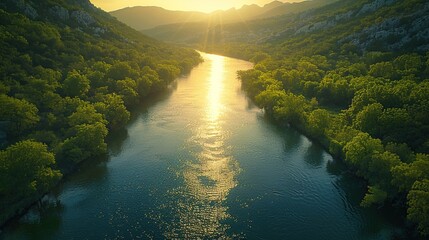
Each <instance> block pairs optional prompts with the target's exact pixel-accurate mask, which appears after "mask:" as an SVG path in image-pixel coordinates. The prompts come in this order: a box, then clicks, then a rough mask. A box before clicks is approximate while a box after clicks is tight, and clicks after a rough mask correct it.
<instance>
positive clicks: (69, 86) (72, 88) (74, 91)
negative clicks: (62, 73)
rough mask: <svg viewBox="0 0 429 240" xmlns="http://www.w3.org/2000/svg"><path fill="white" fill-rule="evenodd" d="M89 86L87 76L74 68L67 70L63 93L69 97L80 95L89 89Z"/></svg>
mask: <svg viewBox="0 0 429 240" xmlns="http://www.w3.org/2000/svg"><path fill="white" fill-rule="evenodd" d="M89 88H90V85H89V80H88V78H86V77H85V76H84V75H81V74H80V73H79V72H77V71H76V70H72V71H71V72H69V73H68V74H67V77H66V79H65V80H64V82H63V91H64V94H65V95H66V96H69V97H81V96H83V95H85V94H86V93H87V92H88V91H89Z"/></svg>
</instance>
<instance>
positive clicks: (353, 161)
mask: <svg viewBox="0 0 429 240" xmlns="http://www.w3.org/2000/svg"><path fill="white" fill-rule="evenodd" d="M343 150H344V152H345V154H346V159H345V160H346V162H347V163H348V164H350V165H351V166H353V167H354V168H356V169H357V173H358V174H359V175H360V176H362V177H365V178H366V179H369V178H370V177H371V174H370V172H369V169H370V165H371V163H372V161H373V157H374V155H376V154H381V153H383V152H384V149H383V144H382V143H381V141H380V140H379V139H374V138H372V137H371V136H370V135H369V134H368V133H359V134H358V135H357V136H355V137H354V138H353V139H352V140H351V141H350V142H348V143H347V144H346V145H345V146H344V149H343Z"/></svg>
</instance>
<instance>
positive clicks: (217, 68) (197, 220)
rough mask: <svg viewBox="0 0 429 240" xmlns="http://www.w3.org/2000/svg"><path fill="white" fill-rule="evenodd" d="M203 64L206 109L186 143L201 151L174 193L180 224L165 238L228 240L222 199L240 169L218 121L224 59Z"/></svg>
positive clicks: (185, 171)
mask: <svg viewBox="0 0 429 240" xmlns="http://www.w3.org/2000/svg"><path fill="white" fill-rule="evenodd" d="M206 61H210V62H211V75H210V78H209V79H207V81H208V85H207V86H208V89H206V90H207V93H208V94H207V104H206V107H207V110H206V111H205V116H202V121H201V124H200V126H198V127H197V128H196V129H195V132H194V134H193V136H192V137H191V139H190V140H189V142H188V145H190V146H196V147H197V149H200V151H196V152H194V153H193V155H194V156H195V158H194V159H195V160H192V161H189V162H188V163H187V165H186V166H185V169H184V170H183V179H184V186H183V188H181V189H178V191H177V192H176V193H177V194H181V195H183V196H184V197H182V198H180V200H179V202H178V204H177V205H178V207H177V215H178V218H179V221H178V223H177V224H178V225H176V226H174V227H173V228H172V229H170V231H169V233H168V234H167V237H168V238H187V239H213V238H228V237H227V236H226V230H227V229H228V228H229V226H228V225H227V224H226V223H225V222H224V221H225V220H226V219H228V218H230V217H231V216H230V215H229V213H228V207H227V206H226V204H225V200H226V199H227V197H228V194H229V192H230V191H231V189H233V188H234V187H235V186H236V185H237V181H236V179H235V178H236V175H237V174H238V172H239V166H238V163H237V161H236V160H235V159H234V158H233V157H232V156H231V155H230V154H229V153H228V150H229V147H228V146H227V145H226V143H225V136H226V135H227V133H226V131H225V130H224V128H223V126H222V121H221V120H222V119H221V118H222V114H221V112H222V108H223V103H222V96H223V95H224V93H223V89H224V88H223V84H224V83H223V82H224V79H223V77H224V65H225V62H224V58H223V57H221V56H214V55H208V56H206ZM202 91H203V90H202ZM194 149H195V148H194ZM232 237H233V236H232Z"/></svg>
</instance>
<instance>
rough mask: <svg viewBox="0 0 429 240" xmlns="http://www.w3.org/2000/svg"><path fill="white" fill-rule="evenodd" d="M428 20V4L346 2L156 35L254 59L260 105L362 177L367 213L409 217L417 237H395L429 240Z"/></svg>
mask: <svg viewBox="0 0 429 240" xmlns="http://www.w3.org/2000/svg"><path fill="white" fill-rule="evenodd" d="M428 16H429V3H428V2H427V1H425V0H408V1H400V0H358V1H356V0H342V1H338V2H334V3H332V4H329V5H326V6H323V7H320V8H315V9H311V10H308V11H304V12H301V13H295V14H289V15H282V16H277V17H274V18H269V19H262V20H255V21H248V22H246V23H231V24H223V25H221V24H218V23H215V24H213V25H210V26H209V27H208V28H207V27H203V26H200V25H197V24H194V25H191V24H188V25H185V26H182V28H181V29H180V30H178V28H176V29H174V26H160V27H157V28H156V29H153V30H151V31H157V34H158V35H156V34H153V36H160V38H162V39H165V40H169V41H176V42H180V43H188V44H194V45H195V46H198V48H200V49H201V50H206V51H211V52H215V53H220V54H224V55H229V56H233V57H238V58H242V59H247V60H251V61H253V62H254V63H255V66H254V69H252V70H249V71H243V72H239V76H240V78H241V80H242V86H243V89H244V90H245V91H246V92H247V93H248V95H249V96H250V97H251V98H252V99H253V100H254V101H255V103H256V104H257V105H258V106H259V107H261V108H263V109H264V110H265V113H266V114H267V115H268V116H269V117H270V118H271V119H272V120H273V121H274V122H276V123H277V124H279V125H282V126H293V127H295V128H297V129H299V130H300V131H301V132H302V133H304V134H306V135H307V136H308V137H309V138H311V139H312V140H313V141H316V142H319V143H320V144H322V145H323V146H324V147H325V148H326V149H327V150H328V151H329V152H330V153H331V154H332V155H333V156H335V157H336V159H337V160H341V161H344V163H345V164H346V165H347V166H348V169H349V171H350V172H353V173H355V174H356V175H357V176H359V177H361V178H363V179H365V180H366V181H367V184H368V192H367V194H366V195H365V196H364V197H363V198H362V202H361V205H362V206H363V207H370V206H376V207H380V208H382V207H383V206H385V205H393V206H396V207H398V208H400V209H402V210H403V211H404V213H405V212H406V215H407V219H408V220H409V222H408V223H409V224H408V225H409V226H415V228H414V230H416V229H417V230H418V232H419V233H418V234H417V233H416V231H414V230H412V229H409V230H408V232H406V233H404V234H403V235H401V236H398V239H427V236H428V235H429V220H428V218H427V216H429V139H428V136H429V118H428V117H427V112H429V32H428V31H429V30H428V29H429V18H428ZM187 31H188V33H191V32H193V34H192V37H191V35H190V34H184V33H185V32H187ZM155 33H156V32H155Z"/></svg>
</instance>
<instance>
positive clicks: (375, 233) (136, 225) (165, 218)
mask: <svg viewBox="0 0 429 240" xmlns="http://www.w3.org/2000/svg"><path fill="white" fill-rule="evenodd" d="M202 56H203V57H204V59H205V62H204V63H202V64H200V65H199V66H198V67H196V68H195V69H193V70H192V72H191V73H190V74H189V75H188V76H185V77H182V78H180V79H178V80H177V81H176V83H175V84H173V85H172V86H171V89H170V91H169V93H167V94H165V95H164V96H161V97H159V99H157V100H156V101H154V102H153V103H150V104H148V106H142V107H141V113H140V114H138V115H137V116H136V117H134V119H133V120H132V121H131V123H130V124H129V125H128V126H127V129H126V131H124V132H122V133H119V134H116V135H115V136H114V138H113V139H112V140H110V142H109V156H108V158H107V159H99V160H97V159H94V160H93V161H88V162H86V163H85V164H84V165H83V166H82V167H81V169H80V170H79V171H78V172H77V173H75V174H73V175H72V176H70V177H68V179H67V181H65V182H64V183H63V184H62V185H61V186H59V187H58V188H57V189H55V190H54V191H53V192H52V193H50V194H49V195H48V196H47V197H45V198H44V199H43V201H42V203H41V204H39V205H38V206H36V207H33V208H32V209H31V210H30V211H29V212H28V213H27V214H26V215H25V216H23V217H22V218H21V219H19V220H16V221H15V222H14V223H12V224H10V226H8V227H7V228H6V229H5V230H4V232H3V235H2V237H1V238H3V239H152V238H153V239H162V238H168V239H171V238H178V239H196V238H200V239H214V238H221V239H390V236H391V234H392V233H394V232H395V231H397V229H398V225H400V221H397V220H395V219H398V217H397V215H396V214H395V213H394V212H393V211H389V210H377V209H375V208H370V209H362V208H361V207H359V200H360V199H361V198H362V196H363V194H364V192H365V190H366V189H365V188H366V187H365V185H364V184H363V183H362V181H360V180H359V179H356V178H354V177H353V176H351V175H349V174H346V173H344V171H343V167H342V166H341V164H340V163H338V162H336V161H334V160H333V159H332V157H331V156H330V155H329V154H328V153H326V152H325V151H324V150H323V149H322V148H321V147H320V146H318V145H317V144H313V143H312V142H311V141H309V140H308V139H307V138H306V137H304V136H302V135H301V134H299V133H298V132H296V131H295V130H293V129H281V128H277V127H276V126H274V125H273V124H272V123H270V121H269V120H267V119H266V118H265V117H264V114H263V112H262V111H261V110H260V109H258V108H257V107H255V106H254V105H253V104H252V102H251V101H250V100H248V99H247V98H246V95H245V93H244V92H243V91H242V90H241V88H240V82H239V80H237V78H236V76H237V75H236V72H237V70H245V69H249V68H251V67H252V64H251V63H249V62H245V61H241V60H237V59H232V58H227V57H223V56H218V55H210V54H205V53H202Z"/></svg>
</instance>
